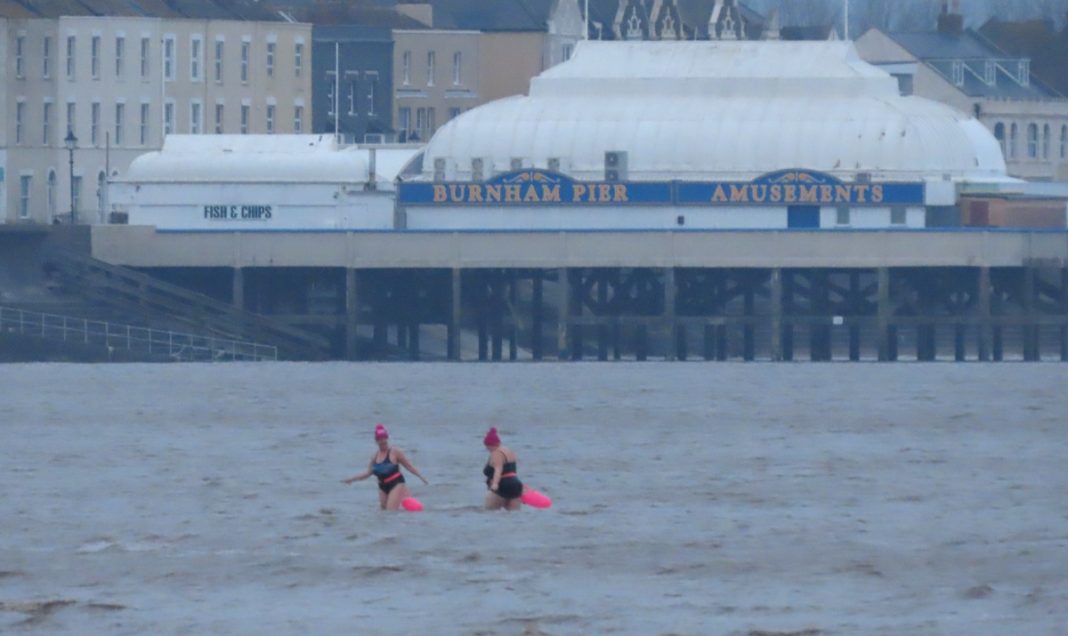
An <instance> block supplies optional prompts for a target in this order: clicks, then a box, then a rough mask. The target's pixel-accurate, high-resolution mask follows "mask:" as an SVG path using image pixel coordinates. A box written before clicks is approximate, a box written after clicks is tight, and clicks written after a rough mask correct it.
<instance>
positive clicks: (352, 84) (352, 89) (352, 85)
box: [349, 78, 359, 115]
mask: <svg viewBox="0 0 1068 636" xmlns="http://www.w3.org/2000/svg"><path fill="white" fill-rule="evenodd" d="M358 81H359V80H357V79H356V78H353V79H351V80H349V114H350V115H355V114H356V83H357V82H358Z"/></svg>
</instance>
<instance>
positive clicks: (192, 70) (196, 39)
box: [189, 35, 204, 82]
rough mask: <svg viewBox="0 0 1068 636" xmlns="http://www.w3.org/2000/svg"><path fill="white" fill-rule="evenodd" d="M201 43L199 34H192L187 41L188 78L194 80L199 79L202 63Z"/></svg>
mask: <svg viewBox="0 0 1068 636" xmlns="http://www.w3.org/2000/svg"><path fill="white" fill-rule="evenodd" d="M203 44H204V42H203V40H201V38H200V36H199V35H194V36H193V38H192V39H191V40H190V41H189V79H190V80H192V81H194V82H199V81H200V69H201V68H202V65H203V63H204V60H203V56H204V47H203Z"/></svg>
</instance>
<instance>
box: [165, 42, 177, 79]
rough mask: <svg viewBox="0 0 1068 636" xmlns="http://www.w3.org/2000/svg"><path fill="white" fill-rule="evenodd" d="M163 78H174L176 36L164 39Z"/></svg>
mask: <svg viewBox="0 0 1068 636" xmlns="http://www.w3.org/2000/svg"><path fill="white" fill-rule="evenodd" d="M163 79H165V80H167V81H168V82H169V81H173V80H174V38H173V37H168V38H166V39H165V40H163Z"/></svg>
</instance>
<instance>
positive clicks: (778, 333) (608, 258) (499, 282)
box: [91, 226, 1068, 361]
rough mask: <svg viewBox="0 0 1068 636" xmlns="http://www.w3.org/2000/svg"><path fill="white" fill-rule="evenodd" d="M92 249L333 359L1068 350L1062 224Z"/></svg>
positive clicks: (172, 238)
mask: <svg viewBox="0 0 1068 636" xmlns="http://www.w3.org/2000/svg"><path fill="white" fill-rule="evenodd" d="M91 244H92V248H91V249H92V256H93V257H94V258H96V259H100V260H102V261H105V262H107V263H110V264H112V265H119V266H123V267H127V268H135V269H137V270H139V271H141V272H143V273H146V274H149V275H151V276H154V277H159V278H162V279H163V280H166V281H168V282H170V283H172V284H177V285H183V286H187V287H190V288H191V289H193V290H194V291H199V292H201V293H205V294H208V295H212V296H214V297H216V298H218V299H220V300H225V301H228V302H230V303H232V304H234V305H236V306H237V308H238V309H240V310H245V311H249V312H254V313H257V314H261V315H264V316H267V317H270V318H271V319H273V320H275V321H280V322H283V323H286V324H289V325H292V326H293V327H295V328H301V329H304V330H314V331H317V332H319V333H322V334H324V335H325V336H326V337H328V338H329V339H330V342H331V345H330V351H329V352H327V355H329V356H330V357H334V358H344V359H353V360H362V359H412V360H419V359H449V360H487V361H493V360H550V359H555V360H606V361H607V360H647V359H665V360H687V359H705V360H720V361H723V360H814V361H830V360H882V361H893V360H899V359H915V360H921V361H932V360H982V361H986V360H993V361H997V360H1010V359H1019V360H1029V361H1034V360H1052V359H1055V360H1068V233H1065V232H1063V231H1007V230H991V231H980V230H939V231H935V230H924V231H891V230H875V231H811V232H807V231H680V232H664V231H648V232H645V231H632V232H612V231H606V232H538V231H523V232H403V231H402V232H172V233H170V232H157V231H155V230H154V229H153V228H151V227H136V226H101V227H94V228H93V231H92V240H91ZM465 333H466V334H467V336H466V338H468V343H469V345H470V346H468V347H464V346H463V345H462V340H463V338H464V337H465V336H463V334H465ZM472 338H473V343H472V342H471V339H472Z"/></svg>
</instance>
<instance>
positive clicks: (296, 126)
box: [293, 104, 304, 133]
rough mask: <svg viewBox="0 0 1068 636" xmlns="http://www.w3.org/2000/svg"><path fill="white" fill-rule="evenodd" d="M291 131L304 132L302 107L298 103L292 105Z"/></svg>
mask: <svg viewBox="0 0 1068 636" xmlns="http://www.w3.org/2000/svg"><path fill="white" fill-rule="evenodd" d="M293 132H295V133H301V132H304V107H303V106H300V105H299V104H298V105H296V106H294V107H293Z"/></svg>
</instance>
